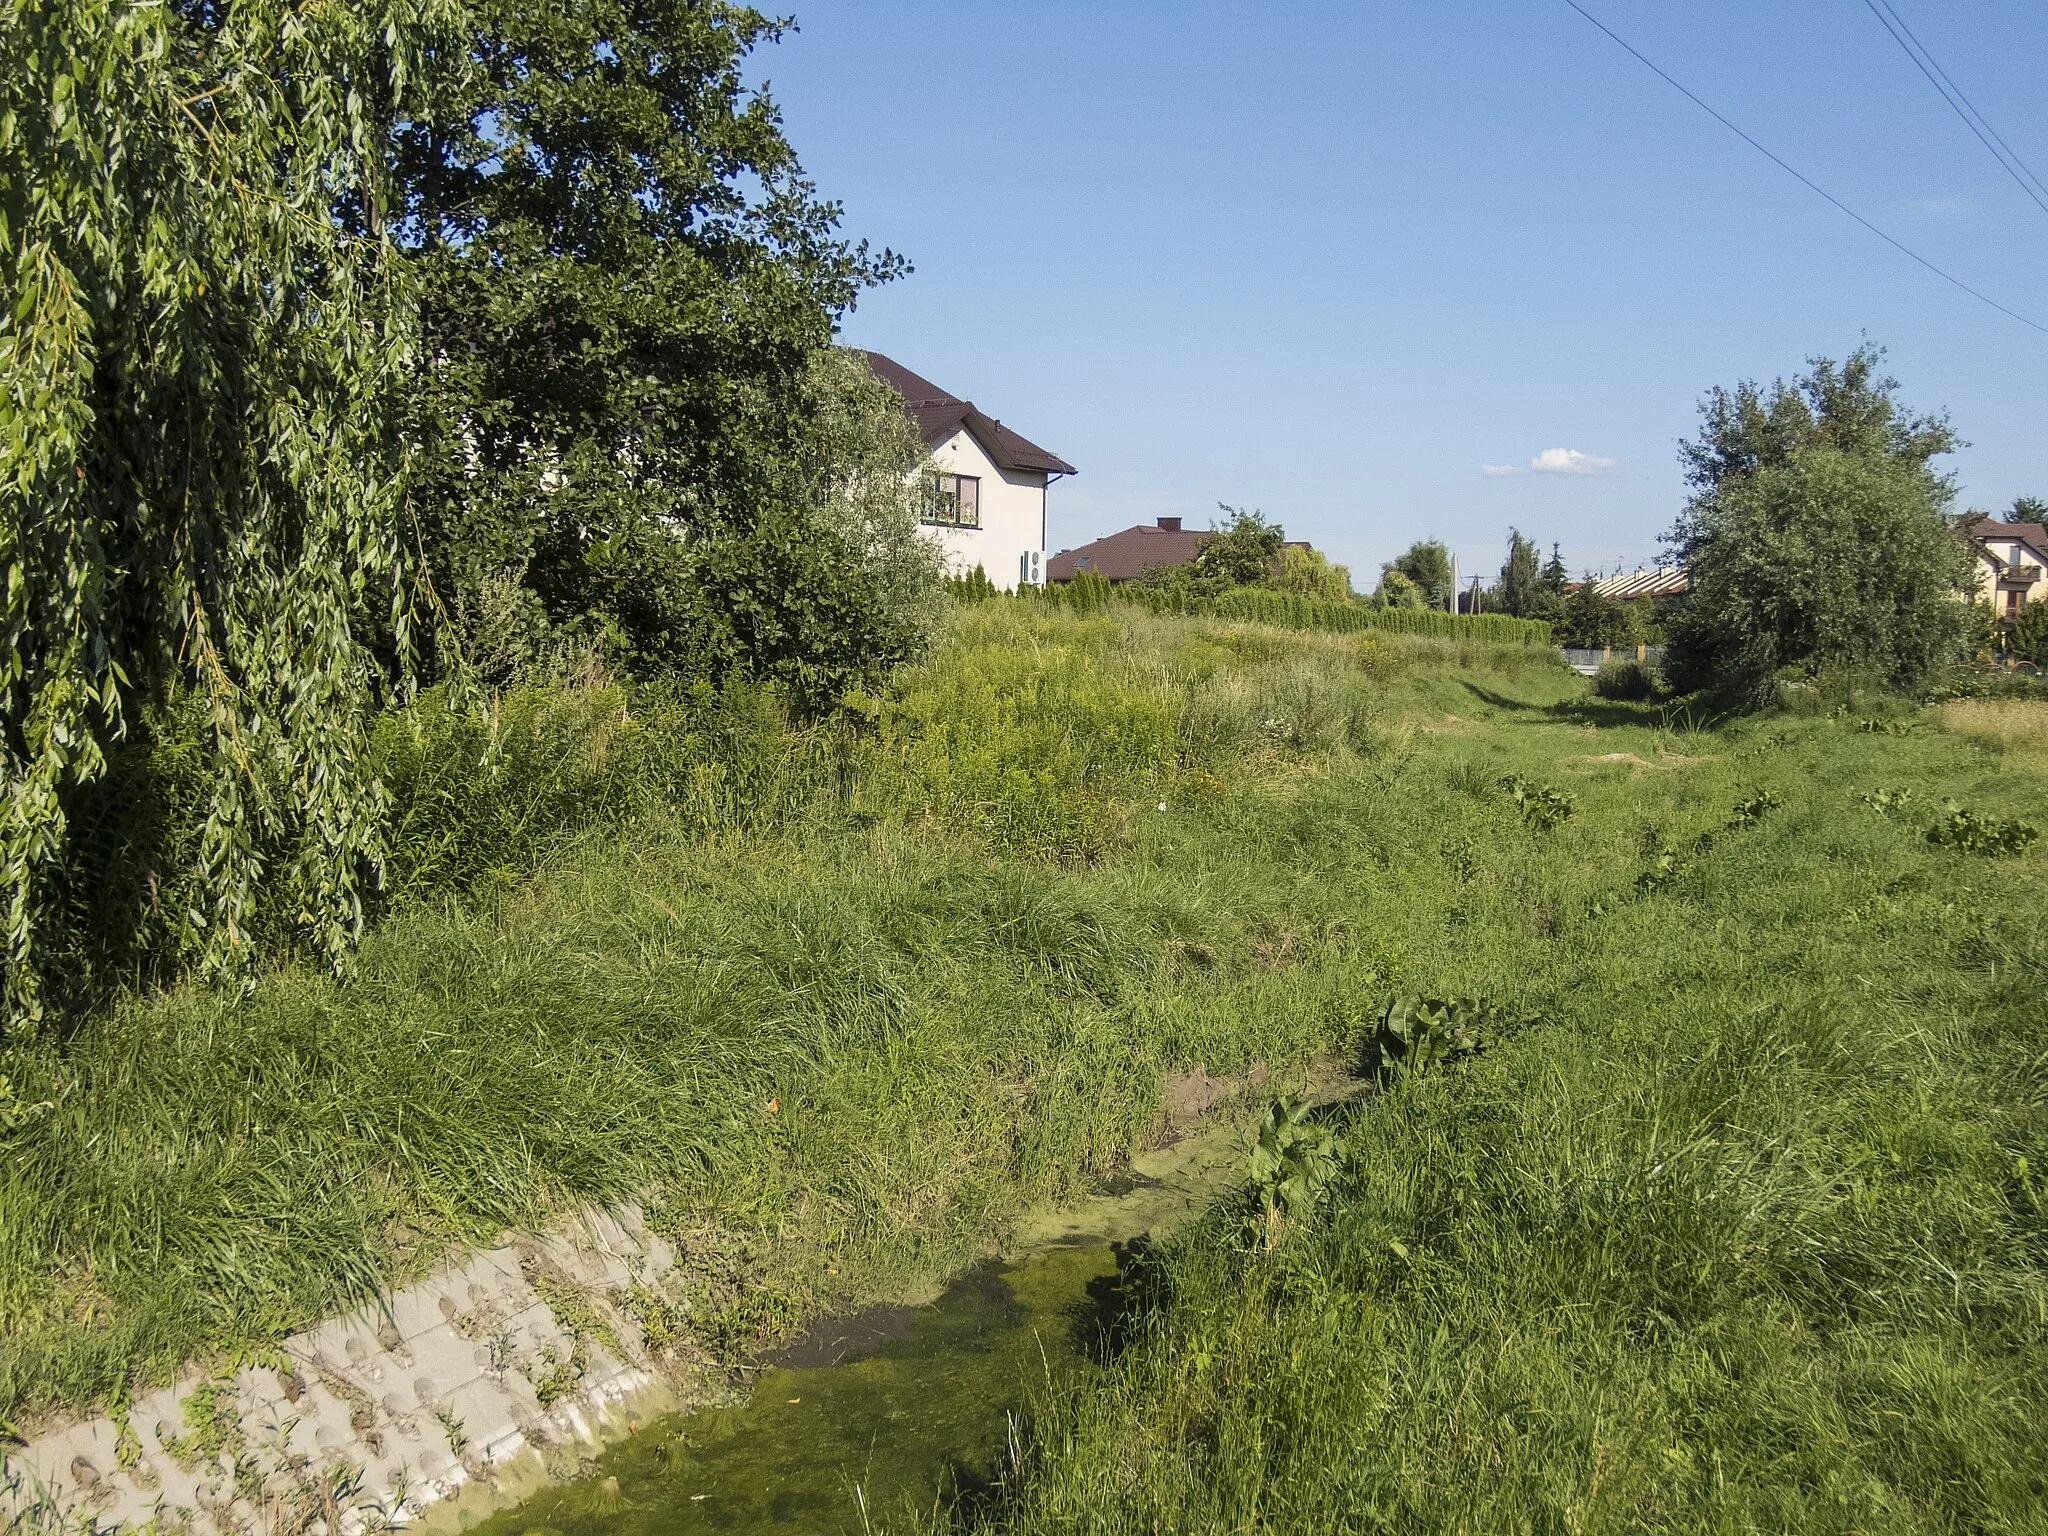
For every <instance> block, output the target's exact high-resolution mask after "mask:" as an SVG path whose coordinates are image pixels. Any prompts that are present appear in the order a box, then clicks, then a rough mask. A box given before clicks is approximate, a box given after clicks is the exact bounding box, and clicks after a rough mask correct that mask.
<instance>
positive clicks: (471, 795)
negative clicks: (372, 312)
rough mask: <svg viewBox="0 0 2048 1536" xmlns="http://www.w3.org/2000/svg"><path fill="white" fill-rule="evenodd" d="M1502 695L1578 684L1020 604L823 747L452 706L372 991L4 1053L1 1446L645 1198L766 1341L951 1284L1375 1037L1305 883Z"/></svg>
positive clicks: (393, 855) (563, 694) (443, 713)
mask: <svg viewBox="0 0 2048 1536" xmlns="http://www.w3.org/2000/svg"><path fill="white" fill-rule="evenodd" d="M1468 685H1469V686H1468ZM1510 686H1512V687H1515V688H1518V689H1522V690H1524V691H1526V690H1530V689H1533V690H1534V691H1535V694H1534V696H1536V697H1544V698H1550V697H1561V696H1562V695H1563V694H1564V693H1566V692H1568V691H1569V690H1570V689H1571V687H1572V686H1573V685H1572V682H1571V679H1570V677H1569V674H1565V673H1562V672H1560V671H1558V670H1557V669H1556V668H1555V664H1554V663H1553V662H1552V661H1551V660H1549V659H1548V658H1546V657H1545V656H1544V655H1543V654H1542V653H1540V652H1531V651H1522V650H1513V651H1508V650H1501V649H1498V648H1494V647H1489V646H1484V645H1478V644H1471V643H1456V642H1444V641H1432V640H1428V639H1420V638H1417V639H1404V638H1399V637H1382V636H1367V637H1357V636H1339V635H1320V634H1295V633H1288V632H1284V631H1279V630H1274V629H1270V628H1264V627H1260V626H1254V625H1247V624H1234V623H1226V622H1201V621H1187V620H1162V619H1156V618H1153V617H1152V616H1150V615H1148V614H1145V613H1144V612H1142V611H1133V610H1130V609H1127V608H1119V609H1118V610H1117V611H1115V612H1113V613H1107V614H1095V615H1089V616H1076V615H1072V614H1069V613H1066V612H1063V611H1059V610H1053V609H1048V608H1045V607H1043V606H1040V605H1038V604H1035V603H1029V602H1016V601H1011V600H1003V601H998V602H985V603H982V604H979V605H972V606H966V607H962V608H960V609H958V610H957V611H956V612H955V614H954V615H953V617H952V619H951V620H950V621H949V626H948V629H947V632H946V638H945V641H944V644H943V645H942V646H941V647H940V649H939V650H938V652H937V653H936V654H935V655H934V656H933V657H932V658H931V659H930V660H929V661H928V662H927V663H925V664H924V665H922V666H920V667H916V668H912V669H910V670H908V671H906V672H904V673H902V674H900V676H899V678H898V681H897V684H896V686H895V687H893V688H892V689H891V690H890V691H889V692H887V693H886V694H877V695H864V694H863V695H856V696H854V697H853V698H852V699H851V700H850V701H849V704H848V706H847V708H846V709H845V710H844V711H842V712H840V713H839V714H837V715H835V716H833V717H830V718H829V719H826V720H813V721H810V722H808V723H801V722H799V723H792V722H791V721H789V720H788V719H786V718H785V716H784V715H783V713H782V712H781V711H780V710H779V709H778V708H777V707H776V705H775V704H774V703H773V701H772V698H771V696H770V695H769V694H768V693H766V692H764V691H763V690H762V689H760V688H758V687H755V686H751V685H747V684H742V683H739V682H728V683H726V684H725V685H723V686H718V687H714V686H712V685H710V684H709V683H706V682H701V681H700V682H698V683H695V684H691V685H680V684H669V683H633V682H629V681H625V680H622V679H620V678H618V677H615V676H611V675H608V674H606V673H604V672H603V671H602V670H600V669H596V668H586V669H584V670H582V671H581V672H580V673H579V674H577V675H575V676H572V677H570V678H567V679H565V680H563V681H561V682H559V683H557V684H555V685H551V686H546V687H541V686H532V687H516V688H510V689H507V690H506V691H504V692H503V693H501V694H500V695H498V696H497V698H496V700H495V703H494V705H493V706H492V708H491V710H490V711H489V712H488V713H487V714H486V715H484V716H481V717H480V716H479V715H478V714H476V713H475V712H474V711H472V710H469V709H467V708H451V707H449V706H450V701H449V700H447V699H446V698H445V697H443V696H442V695H441V694H440V693H438V692H437V691H432V690H430V691H429V692H427V693H426V694H424V695H422V696H421V697H420V698H419V699H418V700H417V701H416V702H415V703H414V704H412V705H411V706H409V707H406V708H403V709H395V710H392V711H388V712H386V714H384V715H383V716H382V717H381V718H380V719H379V721H378V723H377V726H376V730H375V733H374V735H373V737H372V741H371V750H372V751H373V753H374V755H375V759H376V763H377V769H378V772H379V774H380V776H381V777H382V779H383V780H384V782H385V783H386V785H387V787H388V793H389V795H390V797H391V810H390V817H391V829H392V830H391V833H390V839H389V848H390V851H389V855H388V859H387V878H386V884H385V889H384V891H383V893H382V896H381V898H380V900H381V905H380V907H379V909H378V910H377V911H376V912H375V913H374V914H373V917H374V921H373V922H372V924H371V928H370V933H369V937H368V939H367V941H366V945H365V948H364V950H363V953H362V967H361V970H360V973H359V975H358V976H357V977H356V978H355V979H354V980H353V981H350V982H346V983H337V982H336V981H335V980H333V979H332V978H331V977H330V976H329V975H327V974H326V973H325V972H324V970H322V969H321V968H319V967H318V965H317V964H313V963H293V962H291V961H288V960H286V961H279V962H277V963H275V964H274V965H273V966H272V967H271V968H269V969H268V970H267V971H266V972H265V973H264V974H263V975H262V977H261V979H260V981H259V983H258V985H257V987H256V989H255V992H254V994H253V995H252V996H251V997H249V998H248V999H246V1000H244V999H242V998H241V997H239V996H238V995H237V994H236V993H234V992H232V991H229V992H222V991H219V990H216V989H210V988H207V987H205V986H203V985H194V984H191V983H189V982H178V981H172V982H166V983H164V984H163V985H161V986H160V987H157V988H152V987H151V986H150V985H147V984H146V983H147V982H148V978H146V977H145V978H141V979H140V980H141V982H142V983H143V984H139V985H137V986H135V987H131V988H129V989H127V990H125V991H123V992H120V993H118V994H116V995H114V996H113V997H112V998H111V999H109V1000H108V1001H107V1003H106V1004H105V1005H104V1006H102V1007H100V1008H98V1009H96V1010H94V1011H92V1012H90V1013H88V1014H85V1015H83V1016H81V1017H80V1018H79V1020H78V1021H77V1022H76V1023H75V1024H74V1026H73V1027H72V1028H71V1029H70V1030H69V1031H68V1032H62V1033H60V1032H55V1031H49V1032H44V1033H42V1034H39V1035H27V1036H22V1037H20V1038H18V1039H16V1040H15V1041H14V1042H13V1043H12V1044H11V1046H10V1047H9V1049H8V1050H7V1052H6V1055H5V1060H4V1063H0V1072H4V1073H5V1075H6V1077H7V1079H8V1083H9V1086H8V1087H7V1088H6V1090H5V1091H4V1102H0V1108H4V1118H0V1152H4V1157H0V1414H4V1415H5V1416H6V1417H8V1418H10V1419H13V1420H16V1421H18V1422H25V1421H26V1420H28V1419H29V1418H32V1417H34V1416H35V1415H36V1414H37V1413H38V1412H39V1411H40V1410H41V1409H43V1408H47V1407H49V1406H52V1405H56V1404H71V1405H75V1406H82V1405H85V1404H87V1403H90V1402H93V1401H95V1400H98V1401H118V1400H119V1398H120V1397H121V1395H122V1394H123V1393H124V1392H127V1391H129V1390H131V1389H132V1388H133V1387H134V1386H136V1385H139V1384H140V1383H141V1382H143V1381H146V1380H149V1379H155V1378H161V1377H162V1376H163V1375H164V1373H166V1372H168V1371H169V1370H171V1369H172V1368H173V1367H175V1366H176V1364H177V1363H178V1362H180V1361H181V1360H183V1359H186V1358H188V1357H193V1356H203V1355H207V1354H209V1353H213V1352H225V1353H226V1354H228V1355H233V1354H234V1353H235V1352H237V1351H244V1350H248V1349H251V1348H256V1347H260V1345H261V1344H262V1343H264V1342H265V1341H268V1340H272V1339H275V1338H277V1337H278V1336H280V1335H281V1334H282V1333H283V1332H284V1331H286V1330H288V1329H290V1328H292V1327H295V1326H300V1325H303V1324H305V1323H307V1322H309V1321H310V1320H312V1319H314V1318H317V1317H318V1316H320V1315H322V1314H323V1313H325V1312H328V1311H330V1310H332V1309H334V1308H336V1307H338V1306H342V1305H345V1304H347V1303H349V1302H352V1301H354V1300H356V1299H359V1298H361V1297H363V1296H366V1295H368V1294H370V1293H371V1292H372V1291H373V1290H374V1289H376V1288H377V1287H380V1286H384V1285H387V1284H390V1283H393V1282H394V1281H397V1280H399V1279H402V1278H403V1277H404V1276H406V1275H409V1274H413V1273H417V1272H418V1271H419V1270H420V1269H421V1268H422V1267H423V1266H425V1265H427V1264H429V1263H430V1262H432V1261H433V1259H434V1258H435V1257H436V1256H438V1255H439V1254H441V1253H443V1252H445V1251H447V1250H448V1249H449V1248H450V1247H451V1246H453V1245H458V1244H462V1243H467V1242H474V1241H489V1240H491V1239H493V1238H494V1237H495V1236H496V1234H497V1233H498V1232H499V1231H500V1230H501V1229H503V1228H504V1227H506V1226H508V1225H531V1224H533V1223H537V1222H544V1221H546V1220H549V1219H550V1218H551V1217H553V1216H555V1215H558V1214H560V1213H563V1212H565V1211H568V1210H570V1209H573V1208H575V1207H578V1206H580V1205H582V1204H584V1203H586V1202H588V1201H592V1200H605V1199H614V1198H619V1197H623V1196H626V1195H629V1194H636V1193H640V1194H649V1195H651V1197H652V1198H653V1200H654V1203H655V1205H656V1207H657V1220H658V1221H660V1222H661V1223H663V1224H665V1225H666V1228H667V1230H669V1231H670V1232H671V1234H672V1235H674V1236H675V1237H676V1238H677V1239H678V1240H679V1241H680V1242H681V1244H682V1246H683V1247H684V1249H685V1251H686V1252H688V1253H691V1254H694V1255H696V1256H697V1258H698V1259H699V1260H700V1261H701V1262H702V1264H703V1265H705V1266H706V1267H707V1270H708V1271H716V1272H717V1273H719V1274H722V1275H723V1274H732V1275H737V1276H739V1280H737V1281H736V1282H735V1284H734V1286H733V1287H732V1293H733V1295H734V1297H735V1298H736V1299H737V1297H738V1296H739V1295H740V1294H741V1293H742V1292H743V1293H745V1295H746V1296H747V1297H748V1298H749V1300H748V1301H747V1302H746V1306H747V1307H748V1308H750V1309H751V1310H749V1311H748V1312H747V1313H746V1314H745V1317H744V1318H743V1319H742V1320H741V1322H739V1323H735V1324H733V1328H734V1329H736V1330H737V1332H738V1333H739V1334H740V1335H747V1336H751V1335H750V1333H749V1330H754V1331H758V1328H761V1327H771V1326H773V1325H774V1324H775V1323H776V1322H777V1321H778V1320H786V1319H787V1318H788V1317H790V1316H793V1315H796V1314H798V1313H800V1312H802V1311H804V1310H806V1309H808V1308H810V1307H812V1306H814V1305H818V1304H822V1303H823V1302H825V1301H828V1300H832V1299H835V1297H834V1296H833V1295H829V1294H827V1293H826V1292H825V1291H824V1290H821V1289H820V1287H821V1286H822V1285H823V1284H824V1282H825V1275H824V1268H825V1266H826V1265H827V1264H828V1263H829V1264H830V1266H831V1267H833V1268H837V1269H839V1270H841V1272H842V1280H843V1284H844V1286H845V1287H850V1288H853V1289H854V1290H856V1291H857V1290H858V1288H859V1287H861V1286H863V1285H869V1286H883V1285H885V1284H887V1283H892V1282H893V1280H895V1279H900V1278H901V1275H902V1273H903V1272H904V1271H905V1270H926V1271H929V1270H934V1269H943V1268H945V1267H947V1266H949V1265H950V1264H952V1263H953V1262H955V1261H956V1260H957V1259H959V1258H960V1257H962V1256H963V1255H965V1254H966V1253H967V1252H969V1251H971V1250H972V1249H974V1248H976V1247H978V1246H979V1245H980V1244H982V1243H983V1242H985V1241H986V1238H987V1235H988V1233H989V1232H990V1231H991V1230H992V1229H999V1227H1000V1223H1001V1221H1002V1220H1003V1218H1004V1216H1005V1214H1006V1213H1008V1212H1011V1211H1013V1210H1016V1209H1018V1208H1019V1207H1020V1206H1021V1205H1022V1204H1024V1203H1026V1202H1031V1201H1036V1200H1042V1199H1048V1198H1057V1197H1059V1196H1061V1195H1062V1194H1064V1193H1067V1192H1070V1191H1072V1190H1074V1189H1075V1188H1077V1187H1079V1186H1080V1184H1081V1183H1082V1182H1083V1181H1085V1180H1086V1179H1087V1178H1088V1177H1090V1176H1091V1175H1092V1174H1094V1173H1099V1172H1101V1171H1103V1170H1106V1169H1110V1168H1113V1167H1114V1165H1115V1164H1116V1163H1117V1161H1118V1160H1119V1159H1120V1158H1121V1157H1122V1156H1123V1155H1124V1153H1125V1151H1126V1150H1127V1149H1128V1148H1129V1147H1130V1146H1131V1145H1132V1144H1133V1143H1134V1141H1136V1140H1138V1139H1141V1138H1142V1137H1143V1136H1144V1135H1145V1134H1146V1132H1147V1127H1148V1126H1149V1125H1150V1123H1151V1121H1152V1119H1153V1117H1154V1115H1155V1113H1156V1110H1157V1103H1158V1082H1159V1076H1160V1074H1161V1072H1162V1071H1164V1070H1166V1069H1168V1068H1170V1067H1172V1066H1174V1065H1178V1064H1182V1063H1189V1062H1203V1063H1205V1064H1207V1065H1208V1066H1209V1067H1210V1068H1211V1070H1213V1071H1218V1072H1227V1071H1231V1070H1235V1069H1241V1068H1243V1067H1245V1066H1247V1065H1248V1064H1249V1063H1250V1062H1251V1061H1252V1060H1254V1059H1255V1058H1259V1057H1264V1058H1266V1059H1267V1060H1269V1061H1270V1062H1271V1063H1273V1064H1274V1065H1275V1066H1276V1067H1277V1066H1279V1065H1280V1064H1283V1063H1287V1062H1299V1061H1302V1060H1305V1059H1306V1058H1307V1057H1308V1056H1309V1055H1311V1054H1312V1053H1314V1052H1316V1051H1318V1050H1320V1049H1323V1048H1324V1047H1325V1046H1326V1045H1327V1042H1328V1041H1329V1039H1330V1038H1332V1037H1333V1036H1334V1035H1337V1034H1341V1033H1342V1032H1343V1031H1344V1030H1345V1029H1347V1028H1349V1027H1350V1025H1349V1024H1348V1023H1347V1022H1346V1021H1348V1020H1350V1019H1351V1017H1352V1014H1353V1013H1354V1012H1355V1011H1356V1010H1357V1009H1358V1008H1361V1007H1363V1006H1365V1003H1366V1001H1367V999H1366V997H1365V994H1364V993H1363V992H1361V991H1360V986H1361V980H1360V976H1361V973H1360V971H1359V970H1358V967H1357V965H1356V963H1355V961H1354V956H1355V954H1356V946H1357V942H1358V940H1357V938H1356V937H1355V935H1354V933H1353V931H1352V930H1351V928H1350V927H1349V926H1347V921H1346V919H1345V918H1344V917H1343V915H1342V914H1341V913H1340V911H1339V909H1338V908H1337V907H1336V906H1335V905H1333V903H1332V900H1331V893H1330V892H1329V891H1327V890H1325V889H1323V888H1321V887H1320V885H1319V882H1318V872H1317V870H1316V868H1315V867H1314V865H1313V862H1312V861H1309V862H1304V861H1303V860H1302V859H1301V858H1299V857H1298V856H1297V854H1296V852H1295V851H1294V842H1295V840H1296V839H1297V838H1299V837H1313V835H1314V828H1315V824H1316V821H1317V819H1318V817H1319V814H1320V813H1319V812H1318V811H1317V810H1316V808H1315V807H1316V799H1317V797H1318V796H1320V795H1323V794H1326V793H1333V792H1337V791H1333V790H1332V789H1331V788H1330V787H1329V786H1330V785H1331V783H1332V777H1331V776H1332V775H1333V774H1337V773H1339V772H1342V773H1351V772H1353V771H1358V772H1364V771H1366V770H1367V768H1368V767H1369V766H1370V767H1373V769H1374V771H1384V770H1388V769H1390V768H1391V765H1395V764H1398V763H1400V762H1403V761H1405V754H1406V753H1408V752H1409V751H1410V750H1411V748H1412V743H1413V742H1414V740H1415V739H1416V737H1415V732H1416V730H1417V720H1418V718H1421V717H1423V716H1428V715H1431V714H1433V713H1441V712H1442V711H1443V710H1444V709H1446V708H1454V707H1460V705H1461V701H1470V700H1471V699H1473V698H1474V697H1475V695H1474V694H1472V693H1471V692H1470V688H1474V687H1476V688H1480V689H1482V690H1485V691H1488V692H1491V691H1493V690H1496V689H1500V688H1505V687H1510ZM1425 700H1426V701H1428V702H1425ZM1162 807H1163V809H1162ZM181 829H182V830H181ZM190 831H191V829H190V826H189V824H188V823H187V822H180V821H179V820H178V818H177V817H176V816H175V815H173V814H171V813H170V812H169V811H167V812H166V817H165V820H164V824H163V825H162V826H161V827H160V828H159V832H158V835H159V836H161V837H162V838H164V839H165V840H167V841H168V842H170V843H171V844H173V845H175V844H176V842H177V840H178V839H179V838H180V837H181V836H187V835H190ZM1418 835H1421V834H1420V833H1418ZM157 894H158V897H159V901H158V905H159V906H160V907H170V908H175V906H176V904H177V901H178V899H179V893H178V892H177V891H176V890H175V889H174V888H166V889H164V890H162V891H160V892H159V893H157ZM89 895H90V893H80V896H79V899H80V900H86V899H88V898H89ZM286 953H289V952H288V951H286ZM170 974H172V975H175V970H173V971H172V972H171V973H170ZM771 1104H773V1105H774V1106H775V1108H774V1109H773V1111H772V1112H771V1110H770V1109H769V1108H768V1106H769V1105H771ZM837 1299H845V1298H844V1297H843V1296H840V1297H838V1298H837Z"/></svg>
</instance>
